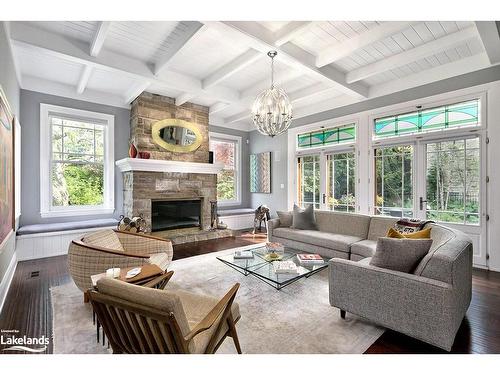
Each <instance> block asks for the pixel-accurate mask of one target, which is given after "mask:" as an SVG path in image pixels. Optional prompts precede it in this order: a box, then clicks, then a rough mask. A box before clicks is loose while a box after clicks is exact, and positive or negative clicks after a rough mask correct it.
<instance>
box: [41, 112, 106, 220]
mask: <svg viewBox="0 0 500 375" xmlns="http://www.w3.org/2000/svg"><path fill="white" fill-rule="evenodd" d="M40 108H41V111H40V115H41V117H40V119H41V143H40V172H41V187H40V192H41V197H40V203H41V215H42V217H53V216H70V215H88V214H96V213H113V211H114V207H113V206H114V198H113V195H114V152H113V125H114V117H113V116H110V115H105V114H101V113H94V112H88V111H80V110H75V109H71V108H65V107H57V106H52V105H46V104H41V106H40Z"/></svg>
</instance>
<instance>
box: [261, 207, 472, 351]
mask: <svg viewBox="0 0 500 375" xmlns="http://www.w3.org/2000/svg"><path fill="white" fill-rule="evenodd" d="M315 216H316V221H317V225H318V230H317V231H314V230H299V229H292V228H290V227H282V226H281V225H280V220H279V219H272V220H270V221H269V225H268V237H269V241H272V242H280V243H283V244H284V245H285V246H289V247H291V248H294V249H298V250H303V251H305V252H313V253H318V254H321V255H323V256H326V257H330V258H332V259H331V260H330V264H329V272H330V275H329V287H330V304H331V305H332V306H335V307H338V308H339V309H341V313H342V316H345V311H348V312H350V313H353V314H356V315H358V316H361V317H363V318H366V319H368V320H371V321H373V322H374V323H376V324H378V325H381V326H384V327H387V328H390V329H393V330H395V331H399V332H402V333H404V334H407V335H409V336H412V337H415V338H417V339H419V340H422V341H424V342H427V343H430V344H432V345H435V346H438V347H440V348H442V349H445V350H447V351H449V350H451V347H452V345H453V341H454V340H455V336H456V333H457V331H458V328H459V327H460V324H461V322H462V320H463V318H464V316H465V313H466V311H467V309H468V307H469V304H470V300H471V294H472V242H471V240H470V238H469V237H468V236H467V235H465V234H464V233H462V232H460V231H457V230H454V229H451V228H448V227H445V226H442V225H438V224H433V223H429V224H427V226H431V227H432V230H431V238H432V240H433V242H432V246H431V249H430V250H429V253H428V254H427V255H426V256H425V257H424V258H423V259H422V260H421V262H420V263H419V265H418V266H417V268H416V269H415V270H414V272H413V273H403V272H397V271H392V270H388V269H384V268H379V267H374V266H371V265H370V264H369V263H370V259H371V256H372V255H373V254H374V253H375V249H376V244H377V239H378V238H379V237H383V236H385V235H386V233H387V230H388V229H389V228H390V227H391V226H393V225H394V224H395V222H396V220H397V219H396V218H388V217H380V216H368V215H360V214H348V213H338V212H331V211H316V212H315Z"/></svg>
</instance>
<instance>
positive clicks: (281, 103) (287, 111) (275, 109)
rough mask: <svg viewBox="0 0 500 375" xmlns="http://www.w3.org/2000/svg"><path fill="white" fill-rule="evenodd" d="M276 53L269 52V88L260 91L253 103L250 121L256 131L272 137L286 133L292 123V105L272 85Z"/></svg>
mask: <svg viewBox="0 0 500 375" xmlns="http://www.w3.org/2000/svg"><path fill="white" fill-rule="evenodd" d="M277 54H278V52H276V51H269V52H268V53H267V55H268V56H269V57H270V58H271V87H270V88H269V89H267V90H264V91H262V92H261V93H260V94H259V95H258V96H257V98H255V101H254V103H253V107H252V119H253V123H254V124H255V126H256V127H257V130H258V131H259V132H260V133H261V134H264V135H268V136H270V137H274V136H276V135H280V134H282V133H284V132H286V131H287V129H288V128H289V127H290V124H291V122H292V104H291V103H290V99H288V95H287V94H286V93H285V91H284V90H283V89H281V88H279V87H277V86H276V85H275V84H274V58H275V57H276V55H277Z"/></svg>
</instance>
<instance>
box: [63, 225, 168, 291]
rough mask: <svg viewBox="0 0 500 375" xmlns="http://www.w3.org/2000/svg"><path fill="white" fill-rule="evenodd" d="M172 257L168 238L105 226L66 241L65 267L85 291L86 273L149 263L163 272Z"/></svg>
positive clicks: (96, 272) (88, 281)
mask: <svg viewBox="0 0 500 375" xmlns="http://www.w3.org/2000/svg"><path fill="white" fill-rule="evenodd" d="M172 256H173V250H172V243H171V242H170V240H166V239H162V238H157V237H152V236H148V235H145V234H138V233H129V232H120V231H116V230H111V229H106V230H100V231H97V232H93V233H88V234H86V235H84V236H83V237H82V238H80V239H79V240H73V241H72V242H71V243H70V245H69V249H68V268H69V272H70V275H71V277H72V278H73V280H74V282H75V284H76V286H77V287H78V288H79V289H80V290H81V291H82V292H84V293H85V292H86V291H87V290H88V289H90V288H92V281H91V279H90V276H92V275H96V274H99V273H103V272H105V271H106V270H107V269H108V268H112V267H120V268H126V267H139V266H142V265H144V264H146V263H152V264H156V265H157V266H158V267H160V268H161V269H162V270H164V271H166V270H167V267H168V265H169V264H170V262H171V261H172ZM85 296H86V294H85Z"/></svg>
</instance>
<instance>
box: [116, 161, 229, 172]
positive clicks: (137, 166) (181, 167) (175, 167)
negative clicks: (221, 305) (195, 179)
mask: <svg viewBox="0 0 500 375" xmlns="http://www.w3.org/2000/svg"><path fill="white" fill-rule="evenodd" d="M116 166H117V167H118V168H119V169H120V171H121V172H129V171H141V172H180V173H202V174H217V173H219V172H220V171H222V168H223V167H224V165H223V164H222V163H214V164H210V163H193V162H187V161H174V160H154V159H137V158H136V159H133V158H125V159H121V160H118V161H116Z"/></svg>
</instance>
